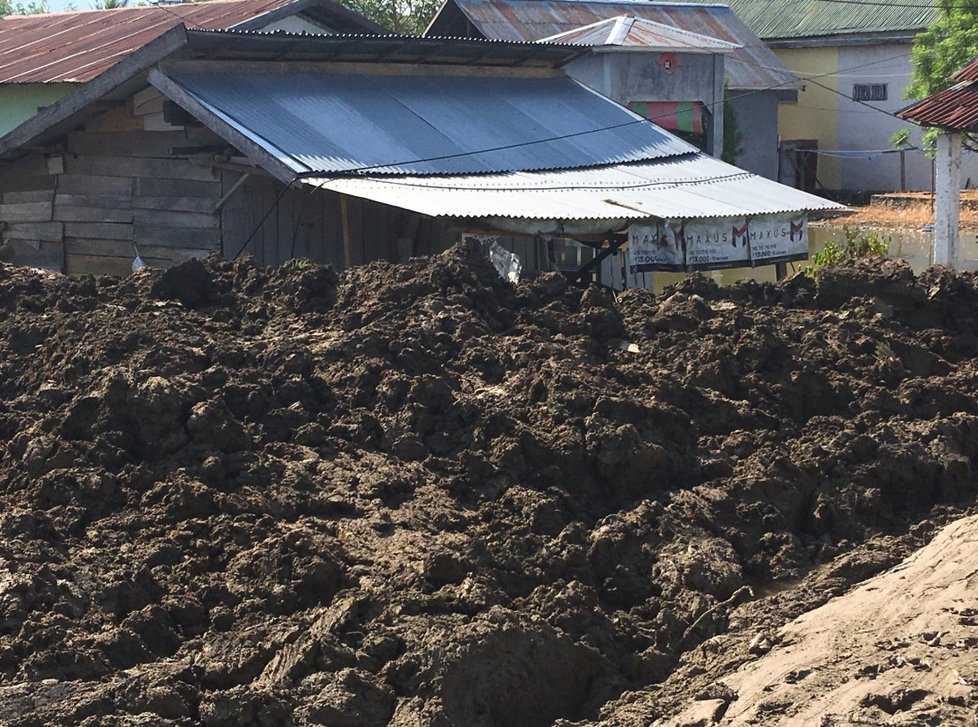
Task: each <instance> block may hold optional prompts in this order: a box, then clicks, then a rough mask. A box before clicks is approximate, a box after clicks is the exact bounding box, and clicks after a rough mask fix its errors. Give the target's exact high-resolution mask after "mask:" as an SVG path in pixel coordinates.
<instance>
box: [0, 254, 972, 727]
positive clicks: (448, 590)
mask: <svg viewBox="0 0 978 727" xmlns="http://www.w3.org/2000/svg"><path fill="white" fill-rule="evenodd" d="M976 304H978V280H976V278H975V276H973V275H969V274H952V273H949V272H947V271H940V270H932V271H929V272H928V273H926V274H925V275H924V276H922V277H920V278H914V277H913V276H912V275H911V274H910V272H909V270H908V269H907V268H906V267H905V266H903V265H900V264H898V263H892V262H886V263H882V264H877V265H875V266H871V265H860V266H858V267H856V268H854V269H848V270H837V271H831V270H829V271H825V272H823V273H822V275H821V277H820V279H819V282H818V284H815V283H813V282H812V281H810V280H808V279H805V278H793V279H790V280H788V281H785V282H784V283H782V284H780V285H777V286H772V285H761V284H754V283H750V284H743V285H739V286H734V287H732V288H727V289H720V288H717V287H716V286H714V285H712V284H711V283H709V282H707V281H705V280H704V279H702V278H699V277H693V278H691V279H690V280H688V281H687V282H685V283H683V284H682V285H680V286H678V287H676V288H675V289H673V290H671V291H669V292H668V293H667V294H666V295H664V296H661V297H654V296H652V295H650V294H648V293H646V292H642V291H631V292H627V293H625V294H624V295H622V296H620V300H619V301H617V302H616V301H614V300H613V299H612V298H611V297H610V296H609V295H607V294H605V293H604V292H602V291H600V290H599V289H597V288H589V289H586V290H581V289H578V288H575V287H572V286H570V285H569V284H568V283H567V281H566V280H565V279H564V278H562V277H561V276H559V275H556V274H544V275H541V276H539V277H537V278H534V279H530V280H527V281H524V282H521V283H519V284H518V285H515V286H514V285H512V284H510V283H509V282H507V281H505V280H503V279H502V278H500V276H499V274H498V273H497V271H496V269H495V268H494V267H493V265H492V263H491V262H490V261H489V260H488V258H487V256H486V255H485V250H484V249H483V248H481V247H478V246H471V247H466V246H459V247H457V248H455V249H453V250H450V251H448V252H447V253H445V254H443V255H441V256H438V257H434V258H430V259H415V260H412V261H410V262H408V263H406V264H402V265H395V264H386V263H373V264H370V265H366V266H363V267H360V268H355V269H353V270H351V271H349V272H347V273H344V274H343V275H341V276H339V277H337V276H336V275H335V274H334V273H333V272H332V271H331V270H329V269H327V268H321V267H318V266H315V265H311V264H305V263H304V262H293V263H288V264H286V265H284V266H282V267H281V268H278V269H274V270H267V269H261V268H258V267H256V266H255V265H254V263H253V262H252V261H250V260H241V261H237V262H227V261H223V260H219V259H209V260H207V261H204V262H203V263H200V262H191V263H187V264H185V265H184V266H181V267H179V268H174V269H172V270H170V271H167V272H160V271H156V270H150V269H143V270H140V271H139V272H137V273H135V274H134V275H132V276H130V277H128V278H125V279H114V278H92V277H84V278H62V277H58V276H48V275H39V274H37V273H35V272H32V271H29V270H23V269H19V268H14V267H9V266H3V265H0V347H2V348H0V440H2V441H3V442H5V444H4V445H3V447H2V448H0V454H2V458H0V472H2V475H3V476H2V479H0V498H2V500H0V502H2V507H0V724H4V725H10V726H11V727H28V726H29V725H30V726H33V725H47V724H78V725H86V726H93V725H135V724H154V725H194V724H206V725H289V724H295V725H333V726H334V727H336V726H337V725H339V726H340V727H346V726H350V727H353V726H356V727H360V726H364V727H367V726H372V725H378V726H379V725H393V726H394V727H407V726H408V725H412V726H413V725H439V726H448V725H465V726H466V727H495V726H497V725H511V724H519V725H525V726H527V727H538V726H539V727H543V726H545V725H551V724H564V725H567V724H569V723H581V724H588V723H595V724H597V723H602V724H607V725H611V724H614V725H631V724H636V725H637V724H642V725H645V724H648V723H650V722H651V721H654V720H655V719H656V718H659V717H662V718H666V717H669V716H671V715H672V714H673V713H678V712H679V711H681V709H682V708H685V707H687V706H689V705H688V702H689V700H690V699H693V698H694V697H696V695H701V694H702V695H704V696H703V697H702V698H700V697H697V699H698V702H697V706H696V709H697V710H698V711H697V714H702V715H704V716H703V718H704V719H706V718H707V717H709V719H711V720H725V719H728V717H727V716H726V715H729V714H731V711H730V710H731V709H732V708H731V707H730V705H731V704H737V702H736V698H737V694H736V693H734V692H730V693H729V694H728V693H727V692H723V693H720V692H716V693H714V692H708V691H704V688H705V686H706V685H707V684H713V685H716V684H717V683H718V681H719V679H720V677H721V676H723V674H722V673H721V672H722V671H723V669H721V668H720V667H718V666H716V663H714V661H709V660H704V661H701V662H700V663H702V664H703V666H702V667H700V671H699V672H698V673H697V674H698V676H695V677H690V678H689V679H688V680H687V681H686V683H685V686H682V685H678V684H677V683H676V682H675V680H672V681H669V677H670V674H673V673H680V672H677V671H676V670H677V668H679V669H685V668H688V667H689V665H690V664H693V663H694V662H696V660H697V659H699V658H700V656H701V655H704V654H710V655H713V656H712V657H711V659H716V660H719V662H720V663H722V664H726V666H725V667H723V668H727V667H731V665H734V668H735V666H736V664H738V663H744V662H745V661H748V660H759V659H770V658H772V657H773V656H775V655H776V654H777V653H778V652H779V650H781V649H783V648H786V646H787V645H786V644H785V643H784V642H781V641H779V640H778V638H776V637H775V633H776V632H777V631H778V629H779V628H780V627H781V626H782V625H783V623H784V622H785V621H787V620H789V619H790V618H792V617H793V616H795V615H798V613H801V612H803V611H804V610H805V609H807V608H811V607H814V606H816V605H819V602H821V603H824V602H825V601H826V600H828V598H829V597H831V596H832V595H841V594H843V593H845V592H846V591H847V590H849V589H850V588H851V586H852V585H853V584H854V583H857V582H858V581H861V580H863V579H865V578H867V577H870V576H872V575H874V574H876V573H879V572H880V571H883V570H885V569H887V568H889V567H891V566H893V565H895V564H896V563H897V562H899V560H900V559H901V558H902V557H903V556H904V555H906V551H907V549H909V548H912V547H913V546H915V545H917V544H919V543H922V542H924V540H926V539H927V537H929V535H930V534H932V533H933V532H934V531H935V530H936V528H937V527H938V526H939V525H940V524H942V523H944V522H946V521H948V520H950V519H952V518H953V517H955V516H957V515H958V514H960V513H961V512H962V511H963V509H965V508H967V507H970V506H971V505H973V503H974V499H975V494H976V481H975V475H974V472H973V469H974V467H975V457H976V456H978V388H976V385H975V380H976V377H978V366H976V356H978V320H976V318H975V316H976V313H978V305H976ZM623 342H625V343H623ZM813 579H814V580H813ZM813 584H814V585H813ZM792 598H795V600H794V601H792V600H791V599H792ZM960 613H961V614H964V611H961V612H960ZM952 616H953V619H954V621H955V623H957V621H958V620H960V619H962V618H964V616H960V615H958V613H955V614H952ZM949 618H950V617H949ZM962 628H964V627H962ZM760 634H765V636H763V637H761V640H759V641H755V642H753V643H752V642H751V639H752V638H753V637H754V636H755V635H760ZM896 636H899V635H898V634H880V635H879V637H878V638H877V640H880V639H883V638H890V637H896ZM907 636H909V635H907ZM960 638H965V637H964V636H962V637H960ZM918 643H919V641H918ZM921 648H927V649H930V651H932V652H933V651H937V650H939V649H947V648H948V646H947V644H946V643H945V642H944V641H943V639H942V641H941V643H940V644H935V645H934V646H931V647H927V646H926V645H924V644H921ZM748 652H750V653H748ZM724 654H726V655H727V656H726V657H723V655H724ZM698 655H700V656H698ZM877 661H879V660H877ZM707 666H708V667H709V668H707ZM710 669H713V671H710ZM802 671H803V670H802V669H798V670H795V671H794V672H793V674H794V677H793V678H792V679H791V680H789V682H790V683H791V684H794V683H797V685H798V687H799V688H803V687H806V685H808V683H809V682H810V681H811V680H813V679H814V678H815V677H816V675H817V674H816V673H813V674H811V675H808V674H805V675H803V674H802ZM786 673H787V672H786ZM967 678H969V679H970V678H972V677H971V675H969V676H968V677H967ZM659 683H662V686H661V688H660V687H657V688H655V689H652V690H649V689H648V688H649V687H650V685H655V684H659ZM969 683H971V682H969ZM728 691H729V690H728ZM879 693H880V694H882V693H883V692H879ZM887 693H888V694H890V693H892V694H897V692H895V691H894V692H887ZM652 694H654V695H656V696H655V698H654V699H649V695H652ZM948 695H949V696H948V697H947V699H952V698H953V699H955V700H958V702H961V700H963V699H964V697H962V696H960V695H958V694H957V693H955V694H954V695H951V694H950V692H949V693H948ZM894 699H896V701H895V702H893V704H897V705H898V706H899V705H900V704H903V703H904V702H905V701H906V700H905V699H904V698H902V697H894ZM670 700H672V701H670ZM779 704H780V703H779ZM887 704H888V703H887ZM928 704H930V702H928ZM942 704H949V702H946V701H945V702H942ZM772 705H774V702H772V703H771V704H770V705H767V708H766V709H767V711H765V709H761V708H760V707H759V708H758V709H759V711H758V715H760V716H759V717H758V719H761V722H760V723H763V720H764V719H767V720H768V722H767V723H770V724H776V723H780V721H781V720H783V718H784V709H783V708H782V707H777V705H774V706H772ZM910 706H912V705H910ZM775 707H777V708H775ZM866 708H867V709H869V708H872V709H878V708H879V706H878V705H877V706H871V707H866ZM935 708H937V707H935ZM764 715H767V716H766V717H764Z"/></svg>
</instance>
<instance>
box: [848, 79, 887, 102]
mask: <svg viewBox="0 0 978 727" xmlns="http://www.w3.org/2000/svg"><path fill="white" fill-rule="evenodd" d="M886 91H887V89H886V84H885V83H854V84H853V86H852V100H853V101H886V96H887V93H886Z"/></svg>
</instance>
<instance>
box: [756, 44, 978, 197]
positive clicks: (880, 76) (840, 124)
mask: <svg viewBox="0 0 978 727" xmlns="http://www.w3.org/2000/svg"><path fill="white" fill-rule="evenodd" d="M775 52H776V53H777V55H778V57H779V58H781V60H782V61H784V62H785V64H786V65H787V66H788V67H789V68H791V69H792V70H793V71H795V72H796V73H798V75H799V76H801V77H802V79H805V78H806V77H808V78H812V82H809V83H806V87H805V90H804V91H802V92H801V93H800V94H799V97H798V103H797V104H791V103H784V104H782V105H781V109H780V116H779V118H780V128H781V138H782V139H818V141H819V150H820V152H822V153H821V154H819V158H818V180H819V182H820V184H821V186H822V187H824V188H825V189H829V190H843V191H870V192H890V191H896V190H898V189H899V188H900V155H899V154H895V153H883V152H884V150H890V149H892V144H891V142H890V137H891V136H892V135H893V134H894V133H895V132H897V131H899V130H900V129H905V128H909V129H911V131H912V133H911V141H912V143H914V144H915V145H917V144H919V143H920V138H921V133H922V132H921V130H920V129H919V128H918V127H916V126H913V125H912V124H908V123H906V122H904V121H901V120H900V119H897V118H895V117H893V116H890V115H888V114H893V113H895V112H896V111H898V110H899V109H901V108H904V107H905V106H907V105H908V104H909V103H910V102H909V101H908V100H906V99H905V98H904V93H905V91H906V88H907V85H908V84H909V79H910V44H894V43H889V44H877V45H852V46H834V47H824V48H778V49H776V50H775ZM823 74H829V75H823ZM814 81H817V82H818V84H822V85H823V86H828V87H829V88H831V89H833V90H831V91H830V90H827V89H825V88H822V87H821V86H819V85H817V84H816V83H814ZM863 83H885V84H887V98H886V100H885V101H868V102H866V103H868V104H870V105H871V106H874V107H876V108H879V109H882V110H883V111H884V112H888V113H880V112H879V111H874V110H873V109H870V108H867V107H866V106H865V105H864V104H861V103H858V102H855V101H852V100H850V99H849V98H846V97H851V96H852V95H853V86H854V85H855V84H863ZM905 162H906V182H907V189H909V190H915V191H927V190H930V188H931V162H930V160H929V159H928V158H927V157H926V156H925V155H924V154H923V153H922V152H919V151H911V152H907V153H906V154H905ZM969 178H970V180H971V185H972V186H976V185H978V156H976V155H975V154H970V153H966V154H965V155H964V157H963V159H962V183H967V181H968V179H969Z"/></svg>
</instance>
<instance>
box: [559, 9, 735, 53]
mask: <svg viewBox="0 0 978 727" xmlns="http://www.w3.org/2000/svg"><path fill="white" fill-rule="evenodd" d="M543 41H544V42H547V43H570V44H573V45H588V46H597V47H602V46H617V47H622V48H646V49H649V50H672V51H701V52H703V51H706V52H712V53H729V52H730V51H733V50H736V49H737V48H738V47H739V46H738V45H737V44H736V43H728V42H726V41H723V40H719V39H718V38H710V37H709V36H706V35H700V34H699V33H690V32H689V31H687V30H682V29H680V28H671V27H669V26H668V25H663V24H662V23H654V22H652V21H651V20H645V19H644V18H636V17H633V16H628V15H620V16H618V17H617V18H612V19H610V20H602V21H600V22H598V23H592V24H591V25H585V26H584V27H583V28H578V29H577V30H569V31H567V32H566V33H560V34H559V35H554V36H551V37H550V38H544V39H543Z"/></svg>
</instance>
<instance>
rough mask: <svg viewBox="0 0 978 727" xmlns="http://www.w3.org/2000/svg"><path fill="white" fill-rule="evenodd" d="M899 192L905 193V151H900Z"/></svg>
mask: <svg viewBox="0 0 978 727" xmlns="http://www.w3.org/2000/svg"><path fill="white" fill-rule="evenodd" d="M900 191H901V192H906V191H907V151H906V150H905V149H901V150H900Z"/></svg>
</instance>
